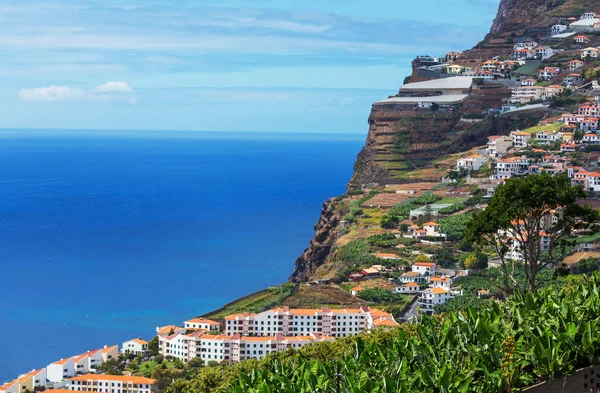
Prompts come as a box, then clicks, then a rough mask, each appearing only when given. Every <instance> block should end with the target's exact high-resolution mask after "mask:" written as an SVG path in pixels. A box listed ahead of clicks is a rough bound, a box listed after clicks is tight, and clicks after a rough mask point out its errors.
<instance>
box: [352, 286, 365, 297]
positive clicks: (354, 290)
mask: <svg viewBox="0 0 600 393" xmlns="http://www.w3.org/2000/svg"><path fill="white" fill-rule="evenodd" d="M364 290H365V289H364V288H363V287H354V288H352V289H351V290H350V294H352V296H356V295H358V293H359V292H361V291H364Z"/></svg>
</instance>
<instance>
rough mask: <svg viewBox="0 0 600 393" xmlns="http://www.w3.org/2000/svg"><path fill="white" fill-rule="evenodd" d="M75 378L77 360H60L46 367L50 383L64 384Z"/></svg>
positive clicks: (71, 358) (72, 358)
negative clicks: (66, 380) (63, 382)
mask: <svg viewBox="0 0 600 393" xmlns="http://www.w3.org/2000/svg"><path fill="white" fill-rule="evenodd" d="M74 376H75V358H74V357H70V358H66V359H61V360H58V361H56V362H54V363H51V364H49V365H48V367H46V377H47V378H48V381H50V382H62V381H64V380H65V379H67V378H71V377H74Z"/></svg>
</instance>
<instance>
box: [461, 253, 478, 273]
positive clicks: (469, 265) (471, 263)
mask: <svg viewBox="0 0 600 393" xmlns="http://www.w3.org/2000/svg"><path fill="white" fill-rule="evenodd" d="M464 265H465V269H467V270H477V268H478V266H479V259H477V255H475V254H469V256H468V257H467V259H465V262H464Z"/></svg>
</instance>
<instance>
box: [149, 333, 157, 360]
mask: <svg viewBox="0 0 600 393" xmlns="http://www.w3.org/2000/svg"><path fill="white" fill-rule="evenodd" d="M148 351H150V356H157V355H158V336H154V338H153V339H152V340H150V341H149V342H148Z"/></svg>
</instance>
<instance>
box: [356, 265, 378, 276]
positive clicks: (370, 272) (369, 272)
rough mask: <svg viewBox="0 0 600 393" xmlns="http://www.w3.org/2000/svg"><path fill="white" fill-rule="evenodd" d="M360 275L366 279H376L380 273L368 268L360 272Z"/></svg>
mask: <svg viewBox="0 0 600 393" xmlns="http://www.w3.org/2000/svg"><path fill="white" fill-rule="evenodd" d="M360 274H362V275H363V277H366V278H377V277H379V274H380V272H379V269H375V268H372V267H369V268H366V269H363V270H361V271H360Z"/></svg>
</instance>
